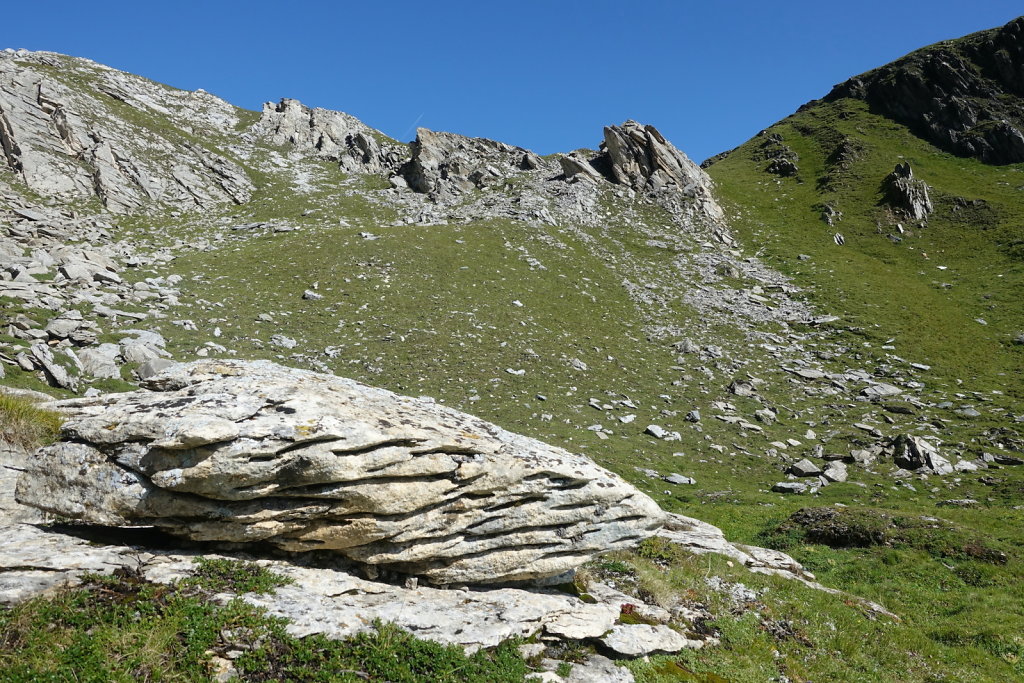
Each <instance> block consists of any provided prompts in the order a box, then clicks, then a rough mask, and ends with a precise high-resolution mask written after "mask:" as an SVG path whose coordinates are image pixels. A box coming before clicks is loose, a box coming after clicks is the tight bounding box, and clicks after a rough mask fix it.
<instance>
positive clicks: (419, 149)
mask: <svg viewBox="0 0 1024 683" xmlns="http://www.w3.org/2000/svg"><path fill="white" fill-rule="evenodd" d="M530 154H531V153H530V152H529V151H528V150H526V149H523V148H522V147H513V146H512V145H506V144H505V143H503V142H496V141H494V140H488V139H486V138H468V137H465V136H463V135H456V134H455V133H441V132H437V131H432V130H428V129H426V128H417V129H416V141H415V142H413V143H412V159H410V160H409V162H408V163H406V164H404V165H403V166H402V168H401V173H402V176H403V177H404V178H405V180H406V182H407V183H408V185H409V187H410V188H411V189H413V190H415V191H416V192H426V193H441V194H445V193H452V192H454V193H459V192H464V191H468V190H472V189H478V188H484V187H487V186H489V185H492V184H494V183H496V182H498V181H499V180H502V179H503V178H505V177H507V176H510V175H512V174H515V173H519V172H522V171H523V170H524V167H523V159H524V158H526V157H528V156H529V155H530ZM530 158H531V159H532V160H533V162H532V163H542V160H541V159H540V158H539V157H536V156H535V155H534V156H532V157H530Z"/></svg>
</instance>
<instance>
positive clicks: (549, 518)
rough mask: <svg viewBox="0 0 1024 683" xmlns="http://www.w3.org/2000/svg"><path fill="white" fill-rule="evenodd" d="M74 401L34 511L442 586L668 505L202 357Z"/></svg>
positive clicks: (492, 439) (32, 473) (529, 568)
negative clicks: (252, 546) (267, 548)
mask: <svg viewBox="0 0 1024 683" xmlns="http://www.w3.org/2000/svg"><path fill="white" fill-rule="evenodd" d="M144 386H145V387H146V390H143V391H138V392H133V393H128V394H120V395H112V396H107V397H99V398H94V399H73V400H69V401H65V402H62V403H60V404H59V406H60V408H61V409H62V410H64V411H65V412H67V413H68V415H69V420H68V421H67V422H66V423H65V426H64V430H63V440H62V441H60V442H58V443H57V444H55V445H52V446H48V447H46V448H44V449H42V450H40V451H39V452H38V454H37V455H36V456H35V457H34V458H33V460H32V461H31V463H30V464H29V466H28V468H27V470H26V472H25V474H24V475H23V476H22V478H21V480H20V481H19V486H18V498H19V500H20V501H21V502H22V503H24V504H28V505H32V506H35V507H38V508H40V509H43V510H46V511H49V512H52V513H55V514H59V515H62V516H64V517H68V518H72V519H78V520H81V521H84V522H92V523H96V524H105V525H139V524H148V525H153V526H157V527H161V528H163V529H165V530H167V531H169V532H171V533H173V534H176V535H181V536H185V537H188V538H192V539H197V540H210V541H228V542H255V541H262V542H266V543H270V544H273V545H276V546H278V547H280V548H283V549H285V550H289V551H311V550H327V551H333V552H336V553H339V554H341V555H343V556H345V557H347V558H350V559H352V560H355V561H357V562H361V563H364V564H367V565H383V566H387V567H390V568H392V569H394V570H396V571H399V572H402V573H407V574H415V575H419V576H423V577H425V578H427V579H429V580H431V581H434V582H437V583H453V582H471V583H494V582H504V581H515V580H525V579H536V578H540V577H548V576H554V575H557V574H560V573H562V572H565V571H567V570H569V569H572V568H573V567H575V566H577V565H579V564H581V563H582V562H584V561H586V560H587V559H588V558H589V557H590V556H592V555H594V554H596V553H598V552H604V551H607V550H610V549H614V548H621V547H626V546H629V545H631V544H633V543H635V542H637V541H639V540H641V539H643V538H644V537H646V536H647V535H649V534H650V533H651V531H652V530H653V529H655V528H657V527H658V526H659V525H660V524H661V522H662V520H663V513H662V512H661V510H660V509H659V508H658V507H657V505H656V504H655V503H654V502H653V501H652V500H651V499H650V498H648V497H647V496H645V495H644V494H642V493H640V492H639V491H637V490H636V489H634V488H633V487H632V486H630V485H629V484H627V483H626V482H625V481H623V480H622V479H621V478H619V477H618V476H616V475H614V474H612V473H610V472H608V471H606V470H604V469H602V468H600V467H598V466H597V465H595V464H594V463H593V462H591V461H589V460H588V459H586V458H584V457H581V456H576V455H573V454H571V453H568V452H566V451H564V450H561V449H558V448H554V447H551V446H548V445H545V444H543V443H541V442H539V441H536V440H533V439H529V438H526V437H523V436H518V435H515V434H511V433H509V432H505V431H503V430H501V429H500V428H498V427H496V426H494V425H492V424H489V423H486V422H484V421H482V420H479V419H477V418H474V417H471V416H469V415H466V414H463V413H460V412H458V411H455V410H452V409H449V408H446V407H444V406H440V405H437V404H435V403H433V402H432V401H430V400H427V399H411V398H406V397H402V396H398V395H396V394H392V393H390V392H388V391H384V390H382V389H375V388H372V387H368V386H365V385H362V384H359V383H357V382H353V381H350V380H346V379H342V378H338V377H334V376H330V375H322V374H317V373H313V372H308V371H300V370H292V369H287V368H282V367H280V366H276V365H274V364H272V363H269V362H265V361H254V362H241V361H231V362H228V361H223V362H222V361H199V362H195V363H190V364H187V365H177V366H174V367H172V368H170V369H168V370H165V371H164V372H162V373H160V374H158V375H156V376H154V377H152V378H151V379H149V380H147V381H146V382H144Z"/></svg>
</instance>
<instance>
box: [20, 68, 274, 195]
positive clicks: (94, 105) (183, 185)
mask: <svg viewBox="0 0 1024 683" xmlns="http://www.w3.org/2000/svg"><path fill="white" fill-rule="evenodd" d="M53 67H55V68H57V69H58V70H60V71H61V72H66V73H68V75H69V77H74V76H75V75H84V74H85V73H86V72H88V78H90V79H93V80H96V81H98V83H96V87H95V88H89V89H85V88H72V87H70V86H69V85H66V84H65V83H64V82H62V81H61V80H59V78H58V77H57V76H54V75H52V71H51V70H47V69H51V68H53ZM75 72H80V73H75ZM189 95H192V93H185V92H184V91H171V90H169V89H166V90H165V89H163V88H162V87H161V86H157V85H156V84H153V83H150V82H148V81H144V80H143V79H140V78H138V77H132V76H129V75H127V74H123V73H121V72H117V71H115V70H113V69H109V68H107V67H100V65H92V64H91V63H89V62H87V61H86V60H74V59H72V58H68V57H62V56H59V55H53V54H50V53H20V52H19V53H11V52H4V53H0V147H2V150H3V154H2V157H0V163H2V164H3V165H6V166H7V167H8V168H9V169H10V170H11V171H12V172H13V173H14V174H15V175H16V176H17V177H18V178H19V179H20V180H21V182H23V183H24V184H25V185H26V186H27V187H28V188H29V189H30V190H32V191H33V192H36V193H38V194H40V195H43V196H47V197H55V198H59V199H71V198H89V197H93V196H95V197H97V198H99V200H100V201H101V202H102V203H103V205H104V206H105V207H106V208H107V209H109V210H110V211H113V212H115V213H133V212H138V211H141V210H144V209H145V208H147V207H148V206H150V205H151V204H153V203H162V204H166V205H171V206H174V207H177V208H194V207H210V206H213V205H215V204H218V203H227V202H230V203H235V204H241V203H244V202H246V201H248V200H249V199H250V197H251V195H252V191H253V189H254V186H253V184H252V182H251V181H250V180H249V178H248V176H247V175H246V173H245V171H244V170H243V169H242V168H241V167H239V166H238V165H237V164H235V163H233V162H231V161H229V160H228V159H226V158H225V157H223V156H221V155H219V154H216V153H214V152H212V151H210V150H208V149H205V148H201V147H199V146H198V145H196V144H193V143H190V142H187V138H186V137H185V135H183V134H174V133H167V132H162V131H161V132H158V129H156V128H155V127H154V126H149V125H145V124H142V123H132V122H131V121H132V120H135V121H146V120H148V119H150V117H155V116H164V115H168V114H171V113H175V114H178V113H180V112H172V109H180V108H185V109H187V108H188V107H189V106H192V105H184V106H182V105H181V103H180V102H178V100H181V99H183V98H187V99H191V98H189V97H188V96H189ZM208 98H209V99H213V100H215V103H210V102H204V103H203V104H199V103H195V105H194V106H195V108H197V109H199V110H201V111H202V113H201V114H194V113H193V114H190V115H187V116H185V115H183V116H182V117H181V118H180V119H176V125H182V126H184V127H188V126H189V121H190V120H192V119H194V118H196V117H199V118H200V119H203V118H204V117H212V118H214V119H215V120H216V121H217V123H218V124H223V123H228V124H230V123H231V121H230V118H228V115H227V114H225V113H224V112H223V111H222V112H221V114H222V116H220V117H216V116H214V115H213V114H212V113H211V109H213V108H216V104H217V103H219V105H220V106H221V107H223V108H224V109H226V110H228V111H229V112H233V109H232V108H231V107H230V105H228V104H227V103H226V102H223V101H222V100H217V98H213V97H212V96H209V95H206V96H205V97H204V98H203V99H204V100H205V99H208ZM176 105H177V106H176ZM121 107H128V108H129V109H135V110H136V111H135V112H133V116H132V117H128V116H126V115H125V114H124V113H123V112H122V111H121V109H120V108H121ZM230 116H232V117H233V116H234V114H233V113H231V114H230ZM225 118H228V120H227V121H224V120H223V119H225Z"/></svg>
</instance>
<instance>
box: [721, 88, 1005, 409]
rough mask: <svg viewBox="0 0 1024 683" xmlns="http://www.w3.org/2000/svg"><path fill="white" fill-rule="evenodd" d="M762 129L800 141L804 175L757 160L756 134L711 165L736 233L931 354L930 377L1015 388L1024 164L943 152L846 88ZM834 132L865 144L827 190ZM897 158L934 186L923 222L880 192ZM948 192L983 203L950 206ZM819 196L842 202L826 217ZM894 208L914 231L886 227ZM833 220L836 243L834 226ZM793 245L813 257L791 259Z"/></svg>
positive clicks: (833, 302)
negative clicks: (846, 96) (789, 175)
mask: <svg viewBox="0 0 1024 683" xmlns="http://www.w3.org/2000/svg"><path fill="white" fill-rule="evenodd" d="M767 132H768V133H778V134H780V135H782V137H783V138H784V140H785V144H786V145H788V146H789V147H790V148H792V149H793V150H794V151H796V152H797V153H798V154H799V155H800V159H799V162H798V165H799V167H800V173H799V176H800V180H802V181H803V182H800V181H799V180H797V179H781V180H779V179H776V178H775V177H774V176H772V175H769V174H767V173H765V172H764V171H763V169H764V167H765V166H766V165H767V162H764V161H756V160H754V159H753V158H752V157H753V156H754V153H755V151H756V149H757V147H758V145H759V144H760V143H761V142H762V138H754V139H753V140H751V141H750V142H748V143H746V144H745V145H744V146H742V147H740V148H738V149H737V150H735V151H734V152H733V153H731V154H730V155H729V156H727V157H726V158H725V159H724V160H722V161H720V162H718V163H716V164H714V165H713V166H711V168H710V169H709V173H710V174H711V176H712V177H713V178H714V179H715V180H716V182H717V184H718V191H719V194H720V196H721V197H722V199H723V200H724V203H725V204H726V205H727V207H729V208H730V209H732V212H733V214H734V227H735V228H736V229H737V230H738V231H739V233H740V235H741V237H742V238H743V239H744V240H745V241H746V242H747V243H748V244H756V245H758V248H759V250H760V252H761V254H762V256H763V257H764V258H765V259H766V260H767V261H768V262H770V263H772V264H773V265H774V266H776V267H777V268H779V269H780V270H782V271H783V272H786V273H788V274H790V275H792V276H793V277H794V278H795V280H796V281H797V282H798V283H800V284H803V285H807V286H809V287H810V288H811V289H812V291H813V297H812V298H813V299H814V300H815V301H817V302H819V303H821V304H822V305H823V306H824V307H825V308H827V309H829V310H839V311H843V312H844V313H845V315H844V322H846V323H848V324H849V325H851V326H856V327H860V328H862V329H863V334H864V336H865V338H866V339H868V340H874V341H881V340H887V339H891V338H895V340H896V341H895V342H893V343H894V344H895V345H896V347H897V352H898V353H901V354H904V355H907V356H912V357H913V358H914V359H915V360H916V361H917V362H921V363H927V364H929V365H932V366H933V373H934V377H935V378H936V380H940V381H947V382H949V381H952V382H955V381H956V380H957V379H962V380H963V381H964V382H965V383H966V385H969V387H970V388H971V389H972V390H977V391H985V390H992V389H996V390H1002V391H1006V392H1007V393H1008V394H1009V395H1010V396H1012V397H1013V398H1014V399H1015V400H1018V401H1019V400H1020V399H1021V398H1022V397H1024V389H1022V388H1021V379H1022V378H1024V347H1021V346H1015V345H1013V344H1012V343H1011V339H1012V336H1014V335H1015V334H1017V333H1019V332H1020V331H1022V328H1024V296H1022V295H1024V247H1022V245H1024V166H1022V165H1019V164H1018V165H1010V166H1002V167H994V166H988V165H985V164H982V163H980V162H978V161H974V160H971V159H962V158H958V157H954V156H952V155H949V154H946V153H944V152H941V151H939V150H937V149H936V148H935V147H933V146H932V145H930V144H928V143H927V142H925V141H923V140H921V139H919V138H917V137H915V136H913V135H911V134H910V133H909V132H908V131H907V130H906V128H904V127H903V126H900V125H898V124H895V123H892V122H891V121H889V120H887V119H885V118H883V117H880V116H876V115H873V114H871V113H869V112H868V111H867V109H866V106H865V105H864V104H863V103H861V102H858V101H855V100H841V101H839V102H835V103H830V104H821V105H818V106H815V107H812V108H809V109H807V110H805V111H802V112H799V113H797V114H794V115H792V116H790V117H789V118H787V119H785V120H783V121H782V122H780V123H778V124H776V125H775V126H773V127H772V128H770V129H769V130H768V131H767ZM842 136H848V137H850V138H853V139H855V140H857V141H858V142H860V143H861V144H862V145H863V152H862V154H861V157H860V158H859V159H858V160H857V161H855V162H854V163H853V164H852V165H851V167H850V168H849V169H848V170H846V171H842V170H840V171H834V172H833V177H834V178H835V181H834V183H832V185H834V189H831V190H829V189H826V190H822V189H821V184H822V183H821V182H820V181H821V179H823V178H824V177H826V176H827V175H828V174H829V173H830V171H832V169H833V168H834V165H830V164H829V162H828V158H829V156H830V155H831V154H832V153H833V151H834V149H835V147H836V145H837V143H838V141H839V140H841V139H842ZM900 161H909V162H910V164H911V166H912V167H913V169H914V173H915V175H916V176H917V177H918V178H921V179H923V180H925V181H926V182H927V183H928V184H929V185H930V186H931V187H932V198H933V201H934V202H935V204H936V212H935V214H934V215H933V216H931V217H930V218H929V221H928V225H927V227H925V228H917V227H915V226H911V223H910V222H908V221H906V220H905V219H899V218H898V217H894V216H892V215H891V213H890V212H888V211H887V210H886V209H885V207H884V206H881V205H880V201H881V199H882V193H881V191H880V186H881V183H882V180H883V179H884V178H885V176H886V175H887V174H888V173H889V172H890V171H892V168H893V166H895V164H896V163H897V162H900ZM954 197H963V198H965V199H969V200H979V199H980V200H983V201H984V202H985V203H986V204H987V208H986V209H973V207H972V210H964V209H961V210H960V211H958V212H957V211H954V210H953V207H954V204H953V202H952V199H953V198H954ZM825 201H832V202H834V203H835V204H836V205H837V207H838V208H839V209H840V210H841V211H842V212H843V214H844V217H843V220H842V221H841V222H840V223H839V224H838V225H837V226H835V228H834V229H830V228H829V227H828V226H827V225H826V224H825V223H824V222H822V220H821V219H820V217H819V215H820V212H819V210H817V209H816V208H815V207H816V206H817V205H819V204H821V203H823V202H825ZM897 222H899V223H902V224H904V227H905V228H906V229H908V230H909V232H908V233H907V234H904V235H902V238H903V241H902V242H901V243H899V244H894V243H893V242H892V241H890V239H889V238H888V237H887V235H889V234H894V235H898V230H897V227H896V223H897ZM837 231H838V232H840V233H842V235H843V236H844V237H845V239H846V244H845V245H844V246H842V247H840V246H837V245H836V244H835V243H834V241H833V239H832V236H833V233H834V232H837ZM800 253H804V254H807V255H810V256H811V257H812V258H811V259H810V260H808V261H799V260H798V259H797V255H798V254H800ZM940 266H944V267H945V268H946V269H945V270H943V269H940ZM944 285H950V286H948V287H947V286H944ZM978 318H981V319H983V320H985V322H986V323H987V325H982V324H980V323H978V322H976V319H978Z"/></svg>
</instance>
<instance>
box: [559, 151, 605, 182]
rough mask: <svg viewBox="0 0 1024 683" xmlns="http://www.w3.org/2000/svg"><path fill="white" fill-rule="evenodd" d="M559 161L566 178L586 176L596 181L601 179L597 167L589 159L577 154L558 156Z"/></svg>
mask: <svg viewBox="0 0 1024 683" xmlns="http://www.w3.org/2000/svg"><path fill="white" fill-rule="evenodd" d="M558 163H559V165H561V167H562V174H563V175H564V176H565V177H566V179H570V178H585V179H587V180H592V181H594V182H597V181H598V180H600V179H601V174H600V173H598V172H597V169H595V168H594V167H593V166H592V165H591V164H590V162H589V161H588V160H586V159H584V158H583V157H580V156H576V155H575V154H569V155H563V156H560V157H558Z"/></svg>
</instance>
